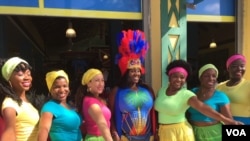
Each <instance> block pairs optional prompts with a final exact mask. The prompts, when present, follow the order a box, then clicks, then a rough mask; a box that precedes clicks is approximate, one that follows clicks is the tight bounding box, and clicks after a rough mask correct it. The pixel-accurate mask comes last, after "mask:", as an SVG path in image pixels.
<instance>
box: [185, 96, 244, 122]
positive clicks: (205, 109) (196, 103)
mask: <svg viewBox="0 0 250 141" xmlns="http://www.w3.org/2000/svg"><path fill="white" fill-rule="evenodd" d="M188 104H189V105H190V106H191V107H193V108H194V109H196V110H198V111H199V112H201V113H202V114H204V115H206V116H209V117H211V118H213V119H216V120H218V121H222V122H224V123H225V124H232V125H237V124H240V123H239V122H237V121H234V120H232V119H230V118H228V117H225V116H224V115H222V114H220V113H218V112H217V111H215V110H213V109H212V108H210V107H209V106H207V105H206V104H204V103H203V102H201V101H200V100H199V99H198V98H197V96H193V97H191V98H190V99H189V100H188Z"/></svg>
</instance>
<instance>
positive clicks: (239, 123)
mask: <svg viewBox="0 0 250 141" xmlns="http://www.w3.org/2000/svg"><path fill="white" fill-rule="evenodd" d="M224 124H225V125H244V123H242V122H240V121H236V120H233V119H229V118H227V119H226V120H225V121H224Z"/></svg>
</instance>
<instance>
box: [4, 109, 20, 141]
mask: <svg viewBox="0 0 250 141" xmlns="http://www.w3.org/2000/svg"><path fill="white" fill-rule="evenodd" d="M16 114H17V113H16V110H15V109H13V108H5V109H4V110H3V113H2V115H3V120H4V122H5V128H4V131H3V134H2V136H1V139H0V140H1V141H15V140H16V130H15V124H16Z"/></svg>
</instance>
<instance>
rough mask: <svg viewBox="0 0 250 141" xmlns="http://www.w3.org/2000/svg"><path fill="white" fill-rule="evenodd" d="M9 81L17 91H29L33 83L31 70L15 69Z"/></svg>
mask: <svg viewBox="0 0 250 141" xmlns="http://www.w3.org/2000/svg"><path fill="white" fill-rule="evenodd" d="M9 81H10V83H11V85H12V88H13V89H14V91H15V92H17V93H22V92H25V91H28V90H29V89H30V88H31V83H32V76H31V71H30V70H29V69H26V70H20V71H13V73H12V75H11V77H10V80H9Z"/></svg>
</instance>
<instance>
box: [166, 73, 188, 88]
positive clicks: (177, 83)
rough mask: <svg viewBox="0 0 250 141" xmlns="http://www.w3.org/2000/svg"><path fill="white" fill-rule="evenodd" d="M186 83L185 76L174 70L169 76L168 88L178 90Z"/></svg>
mask: <svg viewBox="0 0 250 141" xmlns="http://www.w3.org/2000/svg"><path fill="white" fill-rule="evenodd" d="M185 83H186V76H185V75H184V74H183V73H181V72H174V73H172V74H171V75H170V76H169V88H170V89H172V90H179V89H181V88H182V86H183V85H184V84H185Z"/></svg>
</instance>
